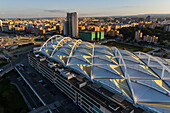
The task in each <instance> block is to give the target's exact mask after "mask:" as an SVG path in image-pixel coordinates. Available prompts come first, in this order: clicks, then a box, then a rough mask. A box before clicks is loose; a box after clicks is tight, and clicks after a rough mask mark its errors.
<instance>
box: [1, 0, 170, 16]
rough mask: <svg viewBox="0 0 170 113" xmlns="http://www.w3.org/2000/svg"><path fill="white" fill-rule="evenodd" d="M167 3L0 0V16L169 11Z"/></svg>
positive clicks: (157, 1) (100, 14)
mask: <svg viewBox="0 0 170 113" xmlns="http://www.w3.org/2000/svg"><path fill="white" fill-rule="evenodd" d="M40 4H41V5H40ZM169 4H170V1H168V0H162V1H160V0H150V1H146V0H142V1H141V0H140V1H135V0H119V1H115V0H107V1H101V0H93V1H90V0H86V1H85V2H82V1H79V0H72V1H69V0H64V1H58V0H49V1H44V0H41V1H40V0H36V1H33V0H29V1H20V0H15V1H12V0H2V1H1V6H0V18H16V17H18V18H37V17H66V12H72V11H73V12H74V11H76V12H78V13H79V17H97V16H129V15H138V14H170V7H168V5H169Z"/></svg>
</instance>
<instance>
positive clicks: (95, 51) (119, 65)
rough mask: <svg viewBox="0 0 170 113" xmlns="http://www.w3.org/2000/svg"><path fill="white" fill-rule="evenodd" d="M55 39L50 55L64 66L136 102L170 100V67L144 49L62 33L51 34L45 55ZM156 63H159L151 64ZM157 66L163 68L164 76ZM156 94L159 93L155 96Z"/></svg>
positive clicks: (162, 101)
mask: <svg viewBox="0 0 170 113" xmlns="http://www.w3.org/2000/svg"><path fill="white" fill-rule="evenodd" d="M53 38H55V39H56V40H57V41H58V40H59V39H60V41H59V42H58V43H56V46H55V48H53V52H52V54H51V55H50V57H49V58H51V59H53V60H55V61H56V62H59V63H61V64H62V65H63V66H65V67H67V68H70V69H73V70H74V71H76V72H78V73H80V74H81V75H83V76H85V77H86V78H88V79H89V80H91V81H99V82H101V83H103V84H104V85H107V86H108V87H110V88H113V89H116V90H119V92H121V93H122V94H124V95H125V96H127V98H130V99H131V100H132V101H134V103H138V104H140V103H142V104H143V103H145V104H147V103H148V104H149V103H150V102H153V103H159V106H163V105H164V104H165V103H170V69H169V68H168V67H167V66H166V65H164V64H163V63H161V61H160V60H159V59H157V58H155V57H153V56H151V55H148V54H146V53H142V52H136V53H132V52H129V51H126V50H120V49H117V48H116V47H111V48H109V47H107V46H103V45H95V44H91V43H88V42H82V41H81V40H75V39H71V38H69V37H62V36H58V35H57V36H53V37H51V38H50V39H49V40H47V41H46V43H44V45H43V46H42V47H41V49H40V52H41V53H43V54H44V55H46V54H48V53H46V51H43V50H46V49H47V50H48V49H49V46H50V45H47V43H48V42H50V43H51V44H54V43H53V41H51V39H53ZM47 56H48V55H47ZM152 62H156V63H155V64H157V65H151V63H152ZM154 67H156V68H159V69H160V70H161V72H159V73H161V75H160V74H158V73H157V72H156V71H155V70H154V69H153V68H154ZM160 70H159V71H160ZM164 75H166V77H164ZM139 89H140V90H139ZM153 93H155V96H154V95H152V98H151V97H150V96H151V94H153ZM157 96H159V98H160V99H159V98H157ZM161 97H162V98H161Z"/></svg>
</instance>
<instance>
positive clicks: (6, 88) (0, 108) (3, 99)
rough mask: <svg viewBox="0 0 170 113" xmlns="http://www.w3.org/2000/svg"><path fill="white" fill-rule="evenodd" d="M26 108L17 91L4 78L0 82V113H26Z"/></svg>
mask: <svg viewBox="0 0 170 113" xmlns="http://www.w3.org/2000/svg"><path fill="white" fill-rule="evenodd" d="M28 111H29V110H28V107H27V105H26V103H25V102H24V100H23V98H22V96H21V94H20V93H19V91H18V89H17V88H16V87H15V86H14V85H11V84H10V80H9V79H7V78H4V79H3V80H2V81H0V113H27V112H28Z"/></svg>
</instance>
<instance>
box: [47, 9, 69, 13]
mask: <svg viewBox="0 0 170 113" xmlns="http://www.w3.org/2000/svg"><path fill="white" fill-rule="evenodd" d="M44 11H45V12H50V13H66V11H64V10H58V9H51V10H44Z"/></svg>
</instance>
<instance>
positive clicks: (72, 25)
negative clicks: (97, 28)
mask: <svg viewBox="0 0 170 113" xmlns="http://www.w3.org/2000/svg"><path fill="white" fill-rule="evenodd" d="M63 27H64V31H63V32H64V35H69V36H71V37H78V13H77V12H73V13H67V21H66V22H65V23H64V26H63Z"/></svg>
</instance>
